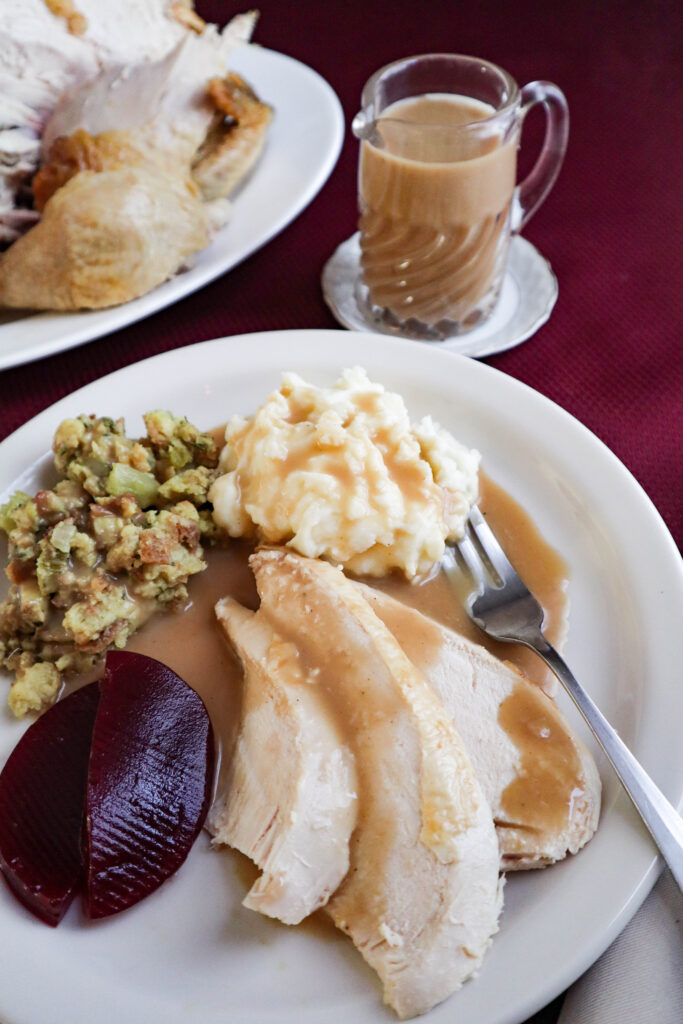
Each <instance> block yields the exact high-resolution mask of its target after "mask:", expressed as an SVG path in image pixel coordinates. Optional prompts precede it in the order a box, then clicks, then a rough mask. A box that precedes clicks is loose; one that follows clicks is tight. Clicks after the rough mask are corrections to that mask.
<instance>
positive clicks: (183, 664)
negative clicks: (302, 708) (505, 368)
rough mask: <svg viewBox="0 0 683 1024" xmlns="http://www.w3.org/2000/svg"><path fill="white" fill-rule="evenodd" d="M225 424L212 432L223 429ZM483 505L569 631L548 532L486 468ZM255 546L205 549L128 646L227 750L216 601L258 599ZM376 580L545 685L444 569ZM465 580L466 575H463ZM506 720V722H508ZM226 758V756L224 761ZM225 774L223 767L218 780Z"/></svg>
mask: <svg viewBox="0 0 683 1024" xmlns="http://www.w3.org/2000/svg"><path fill="white" fill-rule="evenodd" d="M222 432H223V428H222V427H220V428H216V429H215V430H213V431H210V433H211V434H212V435H213V436H214V437H215V438H217V437H220V436H222ZM480 485H481V500H480V503H479V504H480V508H481V509H482V511H483V512H484V513H485V515H486V516H487V518H488V520H489V522H490V523H491V526H492V527H493V529H494V530H495V531H496V532H497V533H498V535H499V536H500V537H501V539H502V541H503V543H504V545H505V547H506V549H507V551H508V553H509V555H510V558H511V560H512V561H513V563H514V564H515V565H516V566H517V567H518V569H519V571H520V573H521V574H522V576H523V578H524V579H525V581H526V582H527V584H528V586H529V588H530V589H531V590H532V591H533V592H534V593H536V594H538V596H539V600H540V601H541V603H542V605H543V607H544V609H545V611H546V625H545V627H544V628H545V632H546V635H547V636H548V638H549V639H550V641H551V642H552V643H557V642H560V640H561V638H562V637H563V635H564V633H565V628H566V625H565V616H566V607H567V595H566V585H567V579H568V567H567V564H566V562H565V561H564V559H563V558H562V557H561V556H560V555H559V554H558V553H557V552H556V551H555V550H554V549H553V548H552V547H551V546H550V545H549V544H548V543H547V542H546V541H545V540H544V539H543V537H542V536H541V534H540V533H539V531H538V529H537V527H536V526H535V524H534V522H533V520H532V519H531V517H530V516H529V515H528V513H526V512H525V511H524V509H523V508H522V507H521V505H519V504H518V503H517V502H516V501H515V500H514V498H512V497H511V496H510V495H509V494H508V493H507V492H506V491H504V490H503V488H501V487H499V486H498V485H497V484H495V483H494V482H493V481H492V480H491V479H490V478H488V477H486V476H485V475H484V474H480ZM253 550H254V547H253V545H252V544H251V543H250V542H249V541H246V540H229V541H228V542H227V545H226V546H225V547H224V548H210V549H207V550H206V551H205V558H206V561H207V563H208V567H207V569H206V570H205V571H204V572H202V573H200V574H198V575H197V576H195V577H194V578H193V579H192V580H191V583H190V586H189V593H190V602H189V604H188V606H187V607H186V608H185V610H184V611H183V612H182V613H181V614H180V615H177V614H169V615H162V616H157V617H155V618H153V619H152V620H151V621H150V622H148V623H147V624H146V625H145V626H144V627H143V628H142V629H141V630H140V631H139V632H138V633H136V634H134V635H133V637H132V638H131V640H130V641H129V643H128V645H127V650H131V651H137V652H139V653H140V654H147V655H148V656H149V657H152V658H157V659H159V660H161V661H164V662H165V663H166V664H167V665H168V666H169V667H170V668H172V669H173V671H174V672H177V674H178V675H179V676H181V678H183V679H185V680H186V682H187V683H189V684H190V686H192V687H193V688H194V689H196V690H197V692H198V693H199V694H200V696H201V697H202V699H203V701H204V703H205V704H206V706H207V709H208V711H209V714H210V716H211V719H212V722H213V724H214V729H215V730H216V735H217V738H218V749H219V754H224V755H228V753H229V751H230V749H231V746H232V742H233V740H234V736H235V731H236V728H237V724H238V719H239V709H240V691H241V679H242V668H241V666H240V665H239V663H238V661H237V658H236V657H235V655H234V654H233V653H232V651H231V650H230V649H229V647H228V645H227V643H226V641H225V639H224V636H223V633H222V631H221V629H220V627H219V625H218V623H217V621H216V617H215V614H214V604H215V603H216V601H218V600H219V599H220V598H222V597H226V596H230V597H233V598H235V599H236V600H237V601H239V602H240V603H241V604H243V605H245V606H247V607H249V608H254V609H255V608H257V607H258V597H257V594H256V586H255V583H254V577H253V574H252V572H251V569H250V568H249V563H248V560H249V556H250V554H252V552H253ZM366 582H368V583H370V584H371V585H372V586H374V587H377V588H378V589H380V590H382V591H384V592H385V593H388V594H390V595H391V596H392V597H395V598H397V599H398V600H399V601H401V602H403V603H404V604H406V605H408V606H410V607H412V608H415V609H417V610H418V611H420V612H422V613H423V614H424V615H426V616H429V617H430V618H431V619H434V620H436V621H437V622H439V623H441V624H442V625H444V626H447V627H449V628H450V629H453V630H455V631H456V632H458V633H461V634H462V635H464V636H466V637H467V638H468V639H470V640H473V641H474V642H475V643H479V644H482V645H483V646H484V647H486V648H487V649H488V650H489V651H490V652H491V653H492V654H494V655H495V656H496V657H498V658H502V659H503V660H507V661H510V662H512V663H513V664H514V665H516V666H517V667H518V668H519V669H520V670H521V671H522V672H523V673H524V674H525V675H527V676H528V677H529V678H530V679H532V680H533V681H534V682H536V683H538V684H539V685H543V686H548V684H549V671H548V670H547V669H545V667H544V666H543V664H542V662H541V661H540V659H538V658H535V657H534V655H533V653H532V652H530V651H527V650H525V649H524V648H522V647H521V646H520V645H517V644H501V643H496V642H495V641H493V640H491V639H489V637H487V636H486V635H485V634H484V633H482V632H481V631H480V630H479V629H477V627H476V626H475V625H474V623H473V622H472V621H471V620H470V618H469V616H468V615H467V613H466V611H465V610H464V608H463V606H462V603H461V596H460V595H458V594H455V593H454V591H453V589H452V587H451V585H450V584H449V582H448V581H447V579H446V578H445V576H443V575H442V574H439V573H437V574H433V575H431V576H430V577H429V578H427V579H426V580H425V581H424V582H422V583H417V584H416V583H410V582H408V581H407V580H406V579H405V578H403V577H402V576H400V575H398V574H396V575H392V576H390V577H386V578H383V579H377V578H370V577H368V578H366ZM463 585H464V588H466V581H463ZM507 716H508V722H509V730H510V732H511V734H512V731H513V730H519V729H520V727H521V726H522V724H523V722H524V720H525V718H526V716H527V712H526V711H525V708H524V706H523V705H522V704H521V703H520V705H519V706H518V707H515V705H514V703H512V702H511V703H510V704H509V705H508V707H507ZM506 728H507V727H506ZM227 760H228V758H227V756H221V764H222V765H225V763H226V762H227ZM223 777H224V773H223V772H219V783H218V785H219V787H220V782H221V780H222V779H223Z"/></svg>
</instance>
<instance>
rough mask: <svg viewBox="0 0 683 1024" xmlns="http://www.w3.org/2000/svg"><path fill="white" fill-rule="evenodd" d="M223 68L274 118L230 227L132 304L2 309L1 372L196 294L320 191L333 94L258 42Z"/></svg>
mask: <svg viewBox="0 0 683 1024" xmlns="http://www.w3.org/2000/svg"><path fill="white" fill-rule="evenodd" d="M229 66H230V69H231V70H234V71H238V72H239V73H240V74H241V75H244V77H245V78H246V79H247V81H248V82H249V83H250V84H251V85H253V87H254V88H255V89H256V91H257V92H258V94H259V96H260V98H261V99H262V100H264V101H265V102H266V103H269V104H270V105H271V106H272V107H273V109H274V112H275V116H274V118H273V122H272V124H271V126H270V130H269V132H268V137H267V141H266V147H265V149H264V152H263V154H262V156H261V159H260V161H259V162H258V164H257V165H256V167H255V168H254V171H253V172H252V174H251V175H250V176H249V178H248V179H247V180H246V181H245V182H244V184H243V185H242V186H241V187H240V188H239V189H238V191H237V192H236V193H235V195H234V196H233V197H231V199H232V203H233V207H232V213H231V217H230V221H229V222H228V224H227V225H226V226H225V227H224V228H223V229H222V230H221V231H220V232H219V233H218V234H217V235H216V237H215V238H214V240H213V242H212V243H211V245H209V246H208V247H207V248H206V249H204V250H203V251H202V252H200V253H199V254H198V255H197V257H196V262H195V264H194V266H193V267H192V269H191V270H188V271H185V272H184V273H181V274H177V275H176V276H175V277H173V278H172V279H171V280H170V281H166V283H165V284H162V285H160V286H159V287H158V288H155V289H154V290H153V291H151V292H149V293H148V294H147V295H143V296H142V298H140V299H135V300H134V301H133V302H126V303H124V304H123V305H122V306H114V307H113V308H112V309H103V310H93V311H83V312H79V313H51V312H48V313H29V314H26V313H16V312H12V311H10V310H0V370H4V369H6V368H7V367H9V366H18V365H19V364H21V363H29V362H31V360H33V359H39V358H41V357H43V356H48V355H54V354H55V353H56V352H61V351H63V350H64V349H68V348H73V347H74V346H75V345H81V344H82V343H83V342H86V341H92V340H93V339H94V338H99V337H100V336H101V335H103V334H109V332H110V331H115V330H118V328H120V327H125V326H126V325H127V324H131V323H134V322H135V321H136V320H142V319H143V318H144V317H146V316H149V315H150V313H156V311H157V310H158V309H164V307H166V306H170V305H171V304H172V303H173V302H177V301H178V300H179V299H182V298H184V297H185V296H186V295H189V294H190V293H191V292H195V291H197V289H198V288H201V287H203V285H205V284H208V283H209V281H213V280H214V279H215V278H217V277H220V275H221V274H224V273H225V272H226V271H227V270H230V268H231V267H234V266H235V265H236V264H238V263H240V262H241V261H242V260H244V259H246V257H247V256H250V255H251V253H253V252H255V251H256V250H257V249H259V248H260V247H261V246H262V245H263V244H264V243H265V242H267V241H269V240H270V239H271V238H272V237H273V236H274V235H276V234H277V233H278V232H279V231H282V229H283V228H284V227H286V226H287V224H289V223H290V221H292V220H294V218H295V217H296V216H297V215H298V214H299V213H301V211H302V210H303V209H304V208H305V207H306V206H307V205H308V204H309V203H310V202H311V200H312V199H313V198H314V196H315V195H316V194H317V193H318V192H319V190H320V189H321V188H322V186H323V185H324V183H325V181H326V180H327V178H328V177H329V175H330V173H331V171H332V168H333V167H334V165H335V163H336V162H337V158H338V156H339V151H340V149H341V145H342V142H343V138H344V115H343V112H342V109H341V105H340V103H339V100H338V99H337V96H336V94H335V92H334V91H333V90H332V88H331V87H330V86H329V85H328V84H327V82H326V81H325V80H324V79H323V78H321V77H320V75H319V74H317V72H315V71H313V70H312V69H311V68H309V67H307V66H306V65H305V64H301V63H300V62H299V61H296V60H293V59H292V58H291V57H285V56H284V55H283V54H281V53H276V52H275V51H274V50H267V49H263V48H262V47H259V46H254V45H248V46H241V47H238V48H237V49H236V50H234V51H233V52H232V53H231V54H230V58H229Z"/></svg>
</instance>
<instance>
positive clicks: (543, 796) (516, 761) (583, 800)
mask: <svg viewBox="0 0 683 1024" xmlns="http://www.w3.org/2000/svg"><path fill="white" fill-rule="evenodd" d="M355 586H356V587H357V588H358V591H359V593H361V594H362V595H363V597H364V598H365V600H366V601H368V603H369V604H370V605H371V607H372V608H373V610H374V611H375V613H376V614H377V615H378V616H379V618H380V619H381V620H382V622H383V623H384V624H385V625H386V626H387V627H388V629H390V630H391V632H392V634H393V635H394V637H395V638H396V639H397V640H398V642H399V644H400V645H401V647H402V649H403V650H404V651H405V653H406V655H407V656H408V657H409V658H410V660H411V661H412V662H413V664H414V665H416V666H417V668H418V669H419V670H420V671H421V672H422V673H423V675H424V677H425V679H426V680H427V682H428V683H429V684H430V686H431V687H432V689H433V690H434V692H435V693H436V694H437V696H438V697H439V699H440V701H441V702H442V704H443V706H444V708H445V709H446V711H447V713H448V715H449V716H450V717H451V718H452V720H453V722H454V723H455V726H456V728H457V730H458V732H459V733H460V736H461V737H462V739H463V742H464V744H465V746H466V748H467V752H468V753H469V755H470V758H471V760H472V764H473V766H474V770H475V773H476V775H477V778H478V779H479V782H480V783H481V786H482V789H483V791H484V793H485V795H486V799H487V800H488V802H489V803H490V805H491V809H492V811H493V817H494V820H495V822H496V827H497V831H498V839H499V843H500V850H501V866H502V868H503V869H505V870H514V869H520V868H539V867H545V866H546V865H548V864H552V863H553V862H554V861H557V860H560V859H561V858H563V857H565V856H566V855H567V854H568V853H576V852H577V851H578V850H580V849H581V847H582V846H584V845H585V843H587V842H588V840H589V839H590V838H591V836H592V835H593V833H594V832H595V830H596V828H597V825H598V817H599V814H600V790H601V786H600V776H599V775H598V770H597V768H596V765H595V762H594V760H593V758H592V757H591V755H590V753H589V751H588V749H587V748H586V746H585V745H584V743H582V741H581V740H580V739H579V737H578V736H577V735H576V734H575V733H574V731H573V729H572V728H571V726H570V724H569V723H568V722H567V721H566V719H565V718H564V716H563V715H562V713H561V712H560V710H559V708H558V707H557V706H556V705H555V703H554V701H553V700H551V699H550V698H549V697H548V696H546V694H545V693H543V691H542V690H541V689H540V688H539V687H538V686H535V685H534V684H533V683H531V682H529V680H528V679H526V678H525V676H523V675H521V673H520V672H518V671H517V669H516V668H514V666H512V665H511V664H510V663H509V662H501V661H499V660H498V659H497V658H494V657H493V655H491V654H489V652H488V651H487V650H486V649H485V648H484V647H482V646H480V645H479V644H475V643H472V642H471V641H470V640H466V639H465V638H464V637H461V636H459V635H458V634H457V633H454V632H452V631H451V630H450V629H447V628H446V627H445V626H441V625H439V624H438V623H436V622H435V621H434V620H433V619H430V618H428V617H427V616H425V615H423V614H422V613H421V612H418V611H416V610H415V609H413V608H408V607H407V606H406V605H404V604H401V603H400V602H399V601H396V600H395V599H394V598H392V597H389V596H387V595H386V594H383V593H381V592H379V591H378V590H375V589H374V588H371V587H367V586H366V585H365V584H362V583H356V584H355Z"/></svg>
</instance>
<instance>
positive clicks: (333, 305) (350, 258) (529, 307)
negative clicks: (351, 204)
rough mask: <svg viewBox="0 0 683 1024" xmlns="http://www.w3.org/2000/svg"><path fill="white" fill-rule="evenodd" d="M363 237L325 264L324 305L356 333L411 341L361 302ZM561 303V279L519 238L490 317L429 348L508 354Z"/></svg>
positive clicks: (349, 241) (342, 247) (349, 240)
mask: <svg viewBox="0 0 683 1024" xmlns="http://www.w3.org/2000/svg"><path fill="white" fill-rule="evenodd" d="M359 237H360V236H359V233H358V232H356V234H355V235H352V236H351V238H347V239H346V241H345V242H342V244H341V245H340V246H339V248H338V249H337V250H336V252H335V253H334V254H333V255H332V256H331V257H330V259H329V260H328V261H327V263H326V264H325V267H324V269H323V273H322V289H323V295H324V297H325V301H326V303H327V305H328V306H329V307H330V309H331V310H332V313H333V314H334V316H335V318H336V319H337V320H338V321H339V323H340V324H343V326H344V327H348V328H349V330H351V331H373V332H374V333H375V334H389V335H393V336H394V337H407V338H409V337H410V335H409V334H404V333H402V332H401V330H400V329H399V328H394V327H391V326H390V325H389V324H386V323H384V322H383V321H378V320H374V319H373V318H372V316H371V314H370V313H369V312H368V311H367V310H365V309H363V308H362V307H361V306H359V304H358V301H357V297H356V289H355V284H356V280H357V278H358V272H359V264H360V244H359ZM556 300H557V278H556V277H555V275H554V274H553V272H552V269H551V267H550V264H549V263H548V261H547V260H546V259H545V257H544V256H541V254H540V252H539V251H538V249H536V248H535V247H534V246H533V245H532V244H531V242H527V241H526V239H524V238H522V237H521V236H520V235H516V236H515V237H514V238H513V239H512V242H511V244H510V253H509V256H508V264H507V269H506V271H505V278H504V280H503V287H502V288H501V293H500V298H499V299H498V302H497V304H496V308H495V309H494V311H493V313H492V315H491V317H490V318H489V319H488V320H487V321H486V323H484V324H482V325H481V326H480V327H475V328H474V329H473V330H471V331H469V332H468V333H467V334H461V335H458V336H456V337H453V338H448V339H447V340H446V341H430V342H426V344H429V345H438V346H439V348H444V349H446V350H447V351H450V352H459V353H460V354H461V355H465V356H477V357H481V356H490V355H493V354H494V353H495V352H504V351H505V349H508V348H513V347H514V346H515V345H519V344H520V343H521V342H522V341H526V339H527V338H530V337H531V335H532V334H535V333H536V331H537V330H538V328H539V327H541V326H542V324H544V323H545V322H546V320H547V319H548V317H549V316H550V314H551V312H552V309H553V306H554V305H555V302H556ZM413 340H415V339H413Z"/></svg>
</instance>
